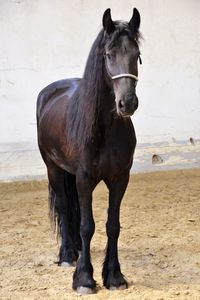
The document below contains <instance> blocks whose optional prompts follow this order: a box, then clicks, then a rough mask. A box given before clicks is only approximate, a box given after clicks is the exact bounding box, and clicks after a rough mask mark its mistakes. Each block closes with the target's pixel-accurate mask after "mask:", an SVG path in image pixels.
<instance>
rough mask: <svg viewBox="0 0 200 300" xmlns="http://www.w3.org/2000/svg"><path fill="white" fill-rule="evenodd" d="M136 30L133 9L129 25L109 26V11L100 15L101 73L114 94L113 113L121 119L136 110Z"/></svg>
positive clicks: (137, 37)
mask: <svg viewBox="0 0 200 300" xmlns="http://www.w3.org/2000/svg"><path fill="white" fill-rule="evenodd" d="M139 26H140V14H139V12H138V10H137V9H136V8H134V10H133V16H132V18H131V20H130V22H129V23H128V22H120V21H116V22H113V21H112V19H111V14H110V9H107V10H106V11H105V12H104V15H103V28H104V35H105V48H104V57H105V72H106V73H107V77H108V80H109V83H110V84H111V85H112V87H113V90H114V94H115V102H116V108H117V113H118V114H119V115H121V116H124V117H126V116H131V115H132V114H133V113H134V112H135V110H136V109H137V107H138V98H137V96H136V85H137V81H138V59H139V61H140V62H141V59H140V51H139V46H138V39H139Z"/></svg>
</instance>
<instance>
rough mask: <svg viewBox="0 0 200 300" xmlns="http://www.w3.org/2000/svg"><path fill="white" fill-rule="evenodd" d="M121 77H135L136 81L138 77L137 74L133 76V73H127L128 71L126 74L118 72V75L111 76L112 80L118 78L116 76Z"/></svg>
mask: <svg viewBox="0 0 200 300" xmlns="http://www.w3.org/2000/svg"><path fill="white" fill-rule="evenodd" d="M122 77H129V78H133V79H135V80H137V81H138V77H137V76H135V75H133V74H128V73H127V74H126V73H124V74H119V75H115V76H111V78H112V80H115V79H118V78H122Z"/></svg>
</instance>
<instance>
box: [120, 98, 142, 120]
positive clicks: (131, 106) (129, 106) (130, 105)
mask: <svg viewBox="0 0 200 300" xmlns="http://www.w3.org/2000/svg"><path fill="white" fill-rule="evenodd" d="M137 108H138V97H137V96H136V95H133V96H128V97H126V98H125V99H124V100H119V103H118V109H119V113H120V114H121V115H122V116H123V117H129V116H132V115H133V114H134V112H135V111H136V109H137Z"/></svg>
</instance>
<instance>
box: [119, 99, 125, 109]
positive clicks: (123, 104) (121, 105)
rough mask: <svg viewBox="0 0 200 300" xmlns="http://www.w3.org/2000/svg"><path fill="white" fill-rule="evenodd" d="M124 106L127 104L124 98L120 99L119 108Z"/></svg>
mask: <svg viewBox="0 0 200 300" xmlns="http://www.w3.org/2000/svg"><path fill="white" fill-rule="evenodd" d="M124 106H125V103H124V101H123V100H119V108H120V109H121V108H124Z"/></svg>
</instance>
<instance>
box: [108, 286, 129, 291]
mask: <svg viewBox="0 0 200 300" xmlns="http://www.w3.org/2000/svg"><path fill="white" fill-rule="evenodd" d="M125 289H127V285H126V284H122V285H120V286H110V287H109V290H111V291H117V290H125Z"/></svg>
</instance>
